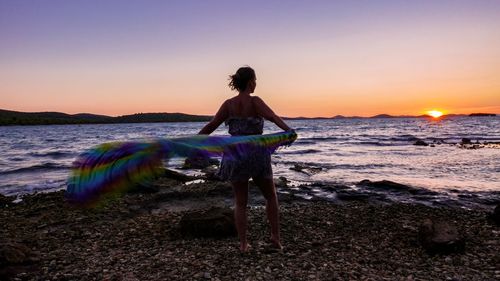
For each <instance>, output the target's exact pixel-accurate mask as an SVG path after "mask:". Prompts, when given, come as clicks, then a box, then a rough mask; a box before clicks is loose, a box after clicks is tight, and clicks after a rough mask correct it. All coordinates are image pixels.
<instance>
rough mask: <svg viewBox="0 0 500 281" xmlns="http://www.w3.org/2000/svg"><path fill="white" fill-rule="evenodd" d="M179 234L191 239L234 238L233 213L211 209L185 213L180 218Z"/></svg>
mask: <svg viewBox="0 0 500 281" xmlns="http://www.w3.org/2000/svg"><path fill="white" fill-rule="evenodd" d="M180 232H181V234H182V235H184V236H191V237H215V238H223V237H228V236H235V235H236V227H235V224H234V216H233V211H232V210H231V209H230V208H218V207H213V208H211V209H209V210H205V211H194V212H190V213H187V214H185V215H184V216H183V217H182V218H181V221H180Z"/></svg>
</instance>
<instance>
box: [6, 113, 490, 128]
mask: <svg viewBox="0 0 500 281" xmlns="http://www.w3.org/2000/svg"><path fill="white" fill-rule="evenodd" d="M455 116H471V117H488V116H496V114H494V113H472V114H469V115H464V114H449V115H443V116H442V117H440V118H446V117H455ZM422 117H424V118H432V117H431V116H429V115H419V116H408V115H404V116H392V115H388V114H378V115H375V116H371V117H360V116H342V115H336V116H332V117H284V119H287V120H300V119H345V118H422ZM211 119H212V116H209V115H192V114H185V113H136V114H131V115H122V116H117V117H113V116H106V115H98V114H91V113H78V114H67V113H62V112H20V111H11V110H3V109H0V126H9V125H57V124H60V125H62V124H115V123H160V122H207V121H210V120H211Z"/></svg>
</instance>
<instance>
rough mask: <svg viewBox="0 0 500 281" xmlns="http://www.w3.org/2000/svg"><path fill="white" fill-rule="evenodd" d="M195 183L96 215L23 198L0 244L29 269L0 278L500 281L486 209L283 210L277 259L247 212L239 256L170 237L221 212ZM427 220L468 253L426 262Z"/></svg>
mask: <svg viewBox="0 0 500 281" xmlns="http://www.w3.org/2000/svg"><path fill="white" fill-rule="evenodd" d="M203 185H204V186H205V187H206V189H205V190H202V191H200V193H196V191H193V190H195V189H196V188H193V187H189V188H187V187H186V189H188V192H185V193H183V192H182V187H177V189H176V190H175V192H173V193H171V194H175V196H170V197H169V196H167V195H165V194H168V193H163V194H162V193H160V194H128V195H126V196H124V197H121V198H119V199H117V200H114V201H112V202H109V203H108V204H106V205H104V206H102V207H100V208H97V209H80V208H75V207H72V206H69V205H68V204H67V203H66V202H65V201H64V198H63V193H62V192H56V193H49V194H38V195H31V196H27V197H25V198H24V200H23V202H22V203H19V204H15V205H12V204H11V205H9V206H4V207H1V208H0V225H1V226H2V227H1V228H0V238H1V241H3V242H2V243H6V242H12V243H14V242H15V243H20V244H23V245H26V246H27V247H28V248H29V249H30V254H29V255H30V257H29V261H25V262H24V263H21V264H18V265H8V266H6V265H5V264H4V265H0V268H2V267H3V268H4V271H5V270H8V271H10V272H14V273H15V274H14V273H11V274H10V275H9V276H11V278H12V279H13V280H500V239H499V236H500V228H499V227H498V226H495V225H493V224H491V223H489V222H488V221H487V220H486V213H485V211H484V210H463V209H457V208H455V209H452V208H432V207H427V206H423V205H409V204H398V203H394V204H373V203H370V202H364V201H360V202H356V201H355V202H348V203H342V202H340V203H339V202H337V203H331V202H322V201H315V202H306V201H303V200H283V201H282V203H281V206H280V209H281V231H282V239H283V244H284V246H285V249H284V250H283V252H276V251H275V250H273V249H271V248H269V247H268V246H267V243H266V240H267V238H268V237H269V230H268V225H267V222H266V220H265V213H264V209H263V208H262V207H259V206H254V207H250V208H249V213H248V215H249V240H250V241H251V245H252V249H251V251H250V252H249V253H246V254H241V253H239V251H238V242H237V238H236V237H229V238H223V239H209V238H205V239H194V238H184V237H182V236H181V235H180V234H179V227H178V223H179V221H180V218H181V217H182V215H183V214H184V213H185V212H186V210H188V209H189V208H188V207H185V206H191V208H193V207H196V206H197V203H196V202H200V201H203V202H205V204H203V206H202V207H206V206H207V205H210V204H207V202H209V203H210V202H213V203H214V204H217V202H219V203H220V202H221V198H226V199H224V200H226V201H225V202H226V204H227V194H230V191H222V192H220V190H222V189H224V188H227V186H225V185H223V184H216V185H215V186H217V188H214V187H213V186H210V185H209V184H203V183H201V184H200V186H203ZM166 186H168V184H165V185H164V186H163V187H162V188H163V189H166V188H168V187H166ZM217 190H219V191H217ZM222 195H224V196H225V197H224V196H222ZM221 196H222V197H221ZM174 200H176V201H175V202H177V203H176V204H174V203H172V202H174ZM224 200H223V201H224ZM179 202H183V203H182V204H181V203H179ZM186 202H195V203H191V204H186ZM229 203H230V201H229ZM173 205H176V206H177V208H175V207H174V206H173ZM162 206H163V207H162ZM178 206H184V208H178ZM200 206H201V205H200ZM425 218H439V219H441V220H445V221H450V222H454V223H455V224H457V225H458V227H459V231H460V233H461V234H462V235H463V237H464V238H465V241H466V246H465V251H464V252H462V253H454V254H448V255H430V254H428V253H427V252H425V251H424V250H423V249H422V247H421V246H420V244H419V242H418V237H417V234H418V227H419V225H420V223H421V222H422V220H423V219H425ZM6 276H7V275H6ZM12 276H13V277H12Z"/></svg>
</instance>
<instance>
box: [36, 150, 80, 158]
mask: <svg viewBox="0 0 500 281" xmlns="http://www.w3.org/2000/svg"><path fill="white" fill-rule="evenodd" d="M28 155H30V156H33V157H50V158H53V159H60V158H68V157H74V156H76V154H75V153H73V152H69V151H49V152H30V153H28Z"/></svg>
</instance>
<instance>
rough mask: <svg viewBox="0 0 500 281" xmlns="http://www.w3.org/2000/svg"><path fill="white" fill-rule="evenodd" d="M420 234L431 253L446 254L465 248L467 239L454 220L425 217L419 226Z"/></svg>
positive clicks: (420, 238)
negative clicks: (462, 235)
mask: <svg viewBox="0 0 500 281" xmlns="http://www.w3.org/2000/svg"><path fill="white" fill-rule="evenodd" d="M418 236H419V240H420V243H421V244H422V246H423V247H424V249H425V250H426V251H428V252H429V253H434V254H446V253H453V252H461V251H463V250H464V246H465V241H464V239H463V238H461V237H460V234H459V232H458V229H457V227H456V225H455V224H453V223H452V222H448V221H434V220H431V219H425V220H424V221H423V223H422V224H421V225H420V227H419V231H418Z"/></svg>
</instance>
